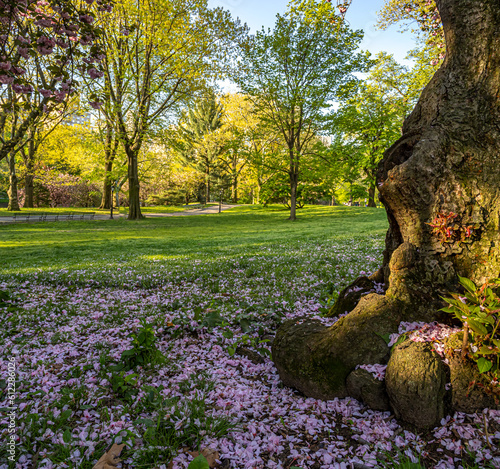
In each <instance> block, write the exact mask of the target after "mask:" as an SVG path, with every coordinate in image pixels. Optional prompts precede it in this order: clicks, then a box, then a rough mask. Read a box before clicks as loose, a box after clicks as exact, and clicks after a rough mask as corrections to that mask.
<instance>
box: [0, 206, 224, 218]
mask: <svg viewBox="0 0 500 469" xmlns="http://www.w3.org/2000/svg"><path fill="white" fill-rule="evenodd" d="M189 205H191V206H193V207H195V206H196V205H197V204H189ZM189 205H188V206H186V205H178V206H177V205H176V206H172V205H156V206H152V207H141V211H142V213H143V214H145V215H147V214H148V213H178V212H184V211H186V210H189V209H190V207H189ZM213 205H217V204H215V203H211V204H207V205H205V207H210V206H213ZM74 212H86V213H89V212H95V213H97V214H100V215H108V214H109V213H110V210H109V209H105V210H103V209H99V208H97V207H42V208H23V209H22V210H21V211H19V212H11V211H9V210H7V209H6V208H0V217H11V216H12V215H13V214H15V213H19V214H21V215H22V214H24V213H51V214H59V215H67V214H70V213H74ZM113 212H114V213H115V214H117V213H120V214H124V215H127V214H128V208H127V207H120V209H119V210H117V209H116V208H115V209H114V210H113Z"/></svg>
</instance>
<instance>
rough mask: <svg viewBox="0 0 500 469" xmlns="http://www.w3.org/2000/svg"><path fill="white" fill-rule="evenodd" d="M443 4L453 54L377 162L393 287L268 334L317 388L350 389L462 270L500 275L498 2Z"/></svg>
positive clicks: (288, 371)
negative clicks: (334, 314) (330, 317)
mask: <svg viewBox="0 0 500 469" xmlns="http://www.w3.org/2000/svg"><path fill="white" fill-rule="evenodd" d="M437 5H438V8H439V12H440V14H441V18H442V21H443V25H444V30H445V36H446V42H447V56H446V59H445V61H444V64H443V66H442V67H441V68H440V70H439V71H438V72H437V73H436V75H435V76H434V78H433V79H432V80H431V82H430V83H429V84H428V86H427V87H426V88H425V90H424V91H423V93H422V95H421V97H420V100H419V103H418V104H417V106H416V108H415V110H414V111H413V113H412V114H411V115H410V116H409V117H408V119H407V120H406V121H405V124H404V127H403V136H402V138H401V139H399V140H398V141H397V142H396V143H395V144H394V145H393V146H392V147H391V148H390V149H389V150H388V151H387V152H386V153H385V155H384V158H383V161H382V162H381V164H380V166H379V172H378V186H379V191H380V194H381V200H382V202H383V204H384V206H385V207H386V210H387V214H388V218H389V224H390V228H389V231H388V233H387V239H386V250H385V252H384V263H383V274H384V275H383V279H384V281H385V284H386V287H387V291H386V294H385V295H377V294H369V295H366V296H364V297H363V298H361V300H360V301H359V303H358V304H357V306H356V307H355V308H354V310H353V311H352V312H351V313H350V314H349V315H347V316H346V317H344V318H342V319H340V320H339V321H338V322H337V323H336V324H335V325H333V326H332V327H330V328H326V327H323V326H321V325H320V324H319V323H311V322H309V321H306V322H305V323H303V324H301V325H297V324H295V323H286V324H285V325H284V326H283V327H282V328H281V329H280V330H279V331H278V334H277V337H276V340H275V342H274V344H273V357H274V361H275V363H276V366H277V367H278V370H279V372H280V375H281V377H282V379H283V382H284V383H285V384H287V385H290V386H292V387H295V388H298V389H300V390H301V391H302V392H304V393H305V394H307V395H310V396H314V397H320V398H333V397H337V396H339V397H341V396H346V395H347V392H346V387H345V380H346V378H347V376H348V375H349V374H350V373H351V372H352V371H353V370H354V368H355V367H356V365H359V364H363V363H382V362H384V361H385V360H387V358H388V351H389V349H388V347H387V345H386V343H385V341H384V340H383V339H382V337H381V336H382V335H384V334H387V333H392V332H396V331H397V327H398V324H399V322H400V321H401V320H423V321H431V320H434V319H436V317H437V316H438V313H437V311H438V309H439V308H440V307H441V306H442V303H441V299H440V297H441V296H442V295H444V294H446V293H447V292H448V291H450V290H457V288H458V282H457V275H461V276H464V277H468V278H471V279H472V280H474V281H476V282H481V281H483V280H485V279H486V278H492V277H498V276H499V275H500V247H499V244H500V233H499V225H500V2H499V1H498V0H461V1H456V0H437ZM439 214H444V215H445V216H448V215H450V214H455V217H453V216H452V218H450V220H453V222H452V223H450V228H451V231H450V233H451V236H450V237H445V238H442V239H441V240H440V239H439V236H437V235H436V234H435V233H433V229H432V227H431V226H430V225H429V223H432V221H433V220H435V219H436V218H437V217H438V216H439ZM467 227H472V228H470V229H469V231H470V233H471V236H469V237H467V234H468V233H466V229H467ZM464 235H465V236H464ZM461 236H462V237H464V240H460V237H461ZM441 241H444V242H441ZM380 274H381V272H380V273H379V275H380Z"/></svg>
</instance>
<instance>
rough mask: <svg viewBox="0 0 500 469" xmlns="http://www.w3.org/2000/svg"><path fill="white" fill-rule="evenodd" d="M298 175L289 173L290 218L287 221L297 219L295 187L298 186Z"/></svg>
mask: <svg viewBox="0 0 500 469" xmlns="http://www.w3.org/2000/svg"><path fill="white" fill-rule="evenodd" d="M298 180H299V178H298V175H297V174H296V173H292V172H291V173H290V217H289V218H288V219H289V220H296V219H297V186H298Z"/></svg>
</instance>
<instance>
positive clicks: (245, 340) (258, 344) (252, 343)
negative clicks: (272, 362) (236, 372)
mask: <svg viewBox="0 0 500 469" xmlns="http://www.w3.org/2000/svg"><path fill="white" fill-rule="evenodd" d="M222 335H223V336H224V337H225V338H226V339H230V340H231V339H233V338H234V332H233V331H231V330H230V329H226V330H225V331H224V332H223V333H222ZM267 342H269V339H264V340H259V339H258V338H256V337H251V336H249V335H248V334H243V335H242V336H240V337H237V338H236V339H235V340H234V341H233V342H232V343H231V345H229V346H228V347H227V353H229V356H231V357H232V356H233V355H234V354H235V353H236V349H237V348H238V347H240V346H241V345H245V346H248V347H251V348H253V349H255V350H256V351H257V352H258V353H259V354H260V355H263V356H267V357H269V358H271V352H270V351H269V349H268V348H266V347H264V346H263V345H262V344H265V343H267Z"/></svg>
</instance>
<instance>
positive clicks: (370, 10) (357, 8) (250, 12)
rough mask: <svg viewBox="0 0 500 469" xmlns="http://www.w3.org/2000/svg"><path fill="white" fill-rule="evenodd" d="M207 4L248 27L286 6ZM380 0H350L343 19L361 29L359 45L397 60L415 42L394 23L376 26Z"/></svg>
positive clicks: (255, 1) (266, 21) (229, 0)
mask: <svg viewBox="0 0 500 469" xmlns="http://www.w3.org/2000/svg"><path fill="white" fill-rule="evenodd" d="M209 4H210V6H222V7H224V8H226V9H228V10H230V11H231V13H232V14H233V16H235V17H236V16H237V17H239V18H240V19H241V20H242V21H243V22H245V23H247V24H248V26H249V27H250V28H251V30H252V31H255V30H256V29H260V28H261V27H262V26H265V27H266V28H267V27H270V28H272V26H273V25H274V20H275V17H276V14H277V13H283V12H284V11H285V10H286V6H287V4H288V0H209ZM383 4H384V0H353V2H352V5H351V7H350V9H349V12H348V15H347V19H348V21H349V23H350V25H351V27H352V28H353V29H363V30H364V31H365V39H364V40H363V43H362V45H361V47H362V49H365V50H366V49H367V50H369V51H370V52H372V53H373V54H376V53H377V52H379V51H386V52H388V53H390V54H394V57H395V58H396V60H398V61H399V62H404V57H405V56H406V53H407V52H408V51H409V50H410V49H412V48H413V47H414V46H415V42H414V40H413V37H412V34H411V33H409V32H406V33H404V34H401V33H400V32H398V28H397V27H392V28H390V29H389V30H388V31H380V30H378V29H376V27H375V23H376V22H377V11H379V10H380V9H381V8H382V5H383Z"/></svg>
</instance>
